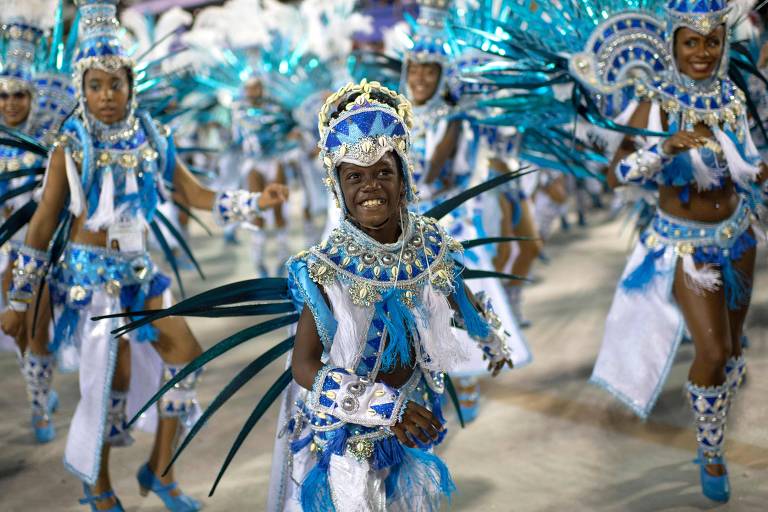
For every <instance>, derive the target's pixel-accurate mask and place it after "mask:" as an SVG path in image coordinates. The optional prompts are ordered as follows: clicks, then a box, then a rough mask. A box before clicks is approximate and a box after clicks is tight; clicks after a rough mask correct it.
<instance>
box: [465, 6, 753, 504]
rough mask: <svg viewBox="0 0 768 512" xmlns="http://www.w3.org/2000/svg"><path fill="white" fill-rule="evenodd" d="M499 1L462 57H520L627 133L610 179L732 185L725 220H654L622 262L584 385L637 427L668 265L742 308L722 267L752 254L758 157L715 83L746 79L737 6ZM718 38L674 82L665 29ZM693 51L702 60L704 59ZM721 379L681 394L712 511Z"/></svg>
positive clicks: (720, 492)
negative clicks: (708, 67)
mask: <svg viewBox="0 0 768 512" xmlns="http://www.w3.org/2000/svg"><path fill="white" fill-rule="evenodd" d="M494 4H496V2H494ZM499 4H500V5H494V7H493V8H491V7H487V6H486V7H480V8H479V9H477V10H478V11H488V12H487V13H486V14H488V17H485V18H483V16H482V13H480V21H478V22H477V24H476V26H477V30H479V31H480V33H481V35H482V37H479V38H477V37H476V38H474V39H476V40H477V41H476V43H475V46H478V47H480V48H482V49H483V50H484V51H487V52H488V53H491V54H493V55H495V56H497V57H498V58H501V59H507V60H508V59H515V58H524V59H526V60H527V61H528V62H526V64H527V65H528V66H535V67H536V68H537V69H546V68H547V66H549V69H550V70H551V73H550V72H548V74H547V76H548V79H549V80H550V83H555V84H558V85H562V84H566V83H568V84H569V85H568V86H569V87H570V88H571V94H570V96H571V100H572V101H571V103H572V105H574V106H577V107H578V110H579V113H580V114H581V115H582V116H583V117H585V118H586V119H587V120H588V121H589V122H590V123H592V124H594V125H595V126H596V127H599V128H601V129H605V128H607V129H611V130H618V131H620V132H622V133H624V134H625V135H632V136H635V139H636V145H637V146H638V147H639V149H637V151H636V152H634V153H632V154H631V155H629V156H628V157H627V158H626V159H624V160H623V161H622V162H621V164H620V165H619V166H618V167H617V169H616V173H617V177H618V178H619V181H622V182H624V183H627V184H638V185H641V186H644V187H648V188H650V189H653V188H654V187H657V186H658V187H664V191H665V193H666V192H673V193H674V192H677V193H678V194H679V200H680V203H682V204H685V203H688V202H689V200H690V197H691V195H692V188H691V187H696V188H697V189H698V190H699V191H707V190H717V189H722V188H723V187H731V186H733V189H734V190H735V192H736V193H735V194H733V195H731V196H730V197H728V198H727V199H728V200H734V201H735V200H737V199H740V201H741V202H740V204H739V205H738V207H737V208H736V209H735V211H734V212H733V214H732V215H731V216H730V217H729V218H726V219H724V220H722V221H720V222H716V223H704V222H694V221H692V220H688V219H681V218H675V217H674V216H671V215H669V214H668V213H666V212H664V211H657V212H656V213H655V215H654V217H653V219H651V221H650V225H649V227H648V228H647V229H646V231H645V232H644V233H643V235H642V236H641V237H640V241H639V242H638V245H637V247H636V248H635V250H634V252H633V254H632V256H631V258H630V261H629V264H628V267H627V269H626V270H625V272H624V275H623V277H622V283H621V285H620V287H619V288H618V290H617V291H616V296H615V298H614V302H613V305H612V307H611V311H610V313H609V317H608V320H607V324H606V331H605V336H604V339H603V344H602V347H601V350H600V354H599V356H598V359H597V363H596V365H595V369H594V372H593V375H592V381H593V382H595V383H597V384H598V385H600V386H603V387H604V388H606V389H608V390H609V391H611V392H612V393H613V394H614V395H615V396H617V397H618V398H619V399H620V400H621V401H622V402H623V403H625V404H626V405H628V406H629V407H631V408H632V410H633V411H634V412H636V413H637V414H638V415H640V416H641V417H643V418H645V417H647V416H648V415H649V414H650V412H651V409H652V408H653V405H654V404H655V402H656V399H657V397H658V395H659V392H660V390H661V388H662V386H663V385H664V381H665V379H666V377H667V374H668V372H669V368H670V366H671V364H672V359H673V357H674V355H675V352H676V349H677V346H678V344H679V342H680V339H681V337H682V336H683V333H684V331H685V325H684V321H683V317H682V315H681V313H680V311H679V309H678V306H677V305H676V304H675V301H674V300H673V296H672V286H673V281H674V277H675V272H676V270H677V269H678V266H679V268H680V270H682V274H683V276H684V279H685V285H686V286H687V287H688V288H689V289H691V290H693V291H704V290H706V291H715V290H723V291H724V295H725V297H726V299H727V305H728V307H729V308H730V309H736V308H738V307H739V306H741V305H743V304H745V303H746V302H747V301H748V299H749V287H748V283H746V282H745V278H744V276H742V275H740V273H739V271H738V270H737V268H736V267H735V266H734V262H735V261H738V260H739V259H740V258H741V257H742V256H743V255H744V253H745V252H746V251H749V250H752V248H753V246H754V244H755V239H754V231H756V230H753V228H751V226H750V225H751V224H752V222H753V220H754V219H753V215H756V214H757V210H756V209H755V207H756V206H757V205H758V204H759V203H762V201H763V199H762V195H761V191H760V190H759V187H758V186H757V185H756V183H755V182H756V181H757V180H758V179H759V174H760V167H759V166H758V164H759V163H760V156H759V154H758V151H757V148H756V147H755V145H754V143H753V141H752V138H751V136H750V133H749V124H748V122H747V115H746V108H745V106H746V102H745V96H744V92H746V91H740V90H739V88H738V87H737V86H736V85H735V83H734V82H733V81H732V79H731V78H729V76H733V77H734V78H733V80H734V81H735V82H737V83H743V84H746V83H747V81H746V79H745V77H744V76H743V72H744V71H745V70H747V69H748V70H753V69H754V68H755V66H754V63H751V62H749V63H745V62H744V60H743V59H747V60H748V57H745V56H740V57H738V58H739V59H742V61H741V62H738V63H736V62H735V61H734V65H733V66H729V64H730V58H729V50H730V48H729V47H728V42H729V36H730V30H731V28H732V25H733V23H734V22H735V21H737V20H739V19H740V15H741V14H743V13H740V12H738V9H739V8H741V7H743V5H739V4H736V3H733V5H728V4H727V2H726V1H725V0H695V1H688V0H658V1H649V2H643V3H642V9H638V4H637V3H636V2H625V3H623V2H608V3H605V4H603V5H601V7H600V8H598V9H596V10H591V9H587V10H585V9H584V6H583V3H582V2H578V1H575V0H574V1H565V2H562V1H558V2H545V3H540V2H537V9H536V10H535V12H534V11H533V10H532V9H531V8H530V5H529V4H528V3H527V2H523V3H519V2H516V1H515V0H509V1H507V0H500V2H499ZM496 8H498V9H496ZM471 10H472V9H470V11H471ZM476 14H478V13H474V12H472V13H470V15H476ZM720 27H723V28H724V29H725V38H724V39H723V46H722V48H718V49H717V54H718V55H721V57H720V60H719V62H717V66H718V67H717V68H716V69H715V70H714V72H713V75H712V76H711V77H710V78H708V79H705V80H699V81H696V80H692V79H690V78H689V77H686V76H685V75H683V74H682V73H681V71H680V69H679V67H678V64H677V62H676V56H675V37H676V35H677V34H678V31H679V30H680V29H682V28H686V29H689V30H692V31H693V32H696V33H697V34H699V35H703V36H707V40H708V41H710V45H711V41H712V37H711V36H710V34H712V33H713V32H714V31H715V30H717V29H719V28H720ZM716 35H717V36H718V37H719V32H718V33H717V34H716ZM471 38H472V37H471V35H470V39H471ZM707 51H708V52H710V55H712V53H711V52H712V50H707ZM736 64H739V65H736ZM493 70H501V71H502V72H501V73H500V74H499V75H497V77H498V78H499V81H500V82H501V83H502V84H506V83H513V84H514V80H512V79H510V76H509V75H514V66H513V65H510V64H509V63H508V62H503V63H496V65H494V66H493ZM491 79H493V76H491ZM544 83H546V82H542V81H539V82H538V83H534V84H533V87H537V86H539V85H542V84H544ZM558 85H555V87H556V88H557V87H558ZM513 87H514V85H513ZM502 88H503V87H502ZM640 101H644V102H646V103H647V105H649V106H650V109H649V110H650V112H649V118H648V123H647V126H646V127H644V128H643V129H640V130H639V129H636V128H634V127H631V126H626V123H627V122H628V121H629V120H630V119H631V116H632V114H633V113H634V112H635V110H636V109H637V107H638V104H639V102H640ZM500 103H501V102H500ZM662 110H663V111H664V113H665V114H666V121H667V124H666V125H665V124H664V123H662V119H663V118H662ZM701 125H703V126H706V127H707V128H708V130H709V131H710V132H711V134H712V135H711V136H710V137H707V140H706V144H705V145H704V146H703V147H701V148H696V149H692V150H686V151H684V152H683V153H681V154H678V155H677V156H674V157H671V156H670V155H666V154H664V152H663V150H662V146H663V141H662V139H666V138H667V137H669V135H670V133H672V134H673V133H675V132H679V131H689V132H690V131H694V129H695V128H697V127H699V126H701ZM673 187H674V188H675V189H676V190H675V191H673V190H671V189H672V188H673ZM728 190H730V188H729V189H728ZM724 195H727V194H724ZM725 373H726V374H727V382H725V383H724V384H722V385H717V386H711V387H706V388H705V387H702V386H698V385H696V383H694V382H688V383H687V385H686V392H687V395H688V397H689V398H690V402H691V408H692V412H693V414H694V421H695V426H696V439H697V443H698V445H699V457H698V458H697V462H698V463H699V464H700V475H701V483H702V490H703V492H704V494H705V495H706V496H708V497H710V498H711V499H713V500H716V501H721V502H723V501H727V500H728V498H729V495H730V491H729V484H728V477H727V473H726V474H724V475H720V476H715V475H714V474H711V473H710V472H709V471H708V470H707V469H706V466H707V465H711V464H714V465H722V466H723V468H724V466H725V461H724V459H723V457H722V455H723V451H722V448H723V441H724V437H725V436H724V431H725V422H726V416H727V412H728V403H729V400H730V398H731V397H732V396H733V393H734V392H735V390H736V389H737V388H738V383H739V382H740V381H741V378H742V376H743V373H744V362H743V358H731V360H729V361H728V362H727V364H726V366H725Z"/></svg>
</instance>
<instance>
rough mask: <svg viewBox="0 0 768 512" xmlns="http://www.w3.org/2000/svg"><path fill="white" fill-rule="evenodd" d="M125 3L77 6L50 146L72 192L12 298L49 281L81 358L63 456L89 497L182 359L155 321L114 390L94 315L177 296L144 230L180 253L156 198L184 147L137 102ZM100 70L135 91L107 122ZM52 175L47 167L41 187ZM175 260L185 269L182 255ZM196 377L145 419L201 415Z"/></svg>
mask: <svg viewBox="0 0 768 512" xmlns="http://www.w3.org/2000/svg"><path fill="white" fill-rule="evenodd" d="M116 4H117V1H116V0H81V1H78V3H77V7H78V10H79V19H80V34H79V35H80V39H79V47H78V50H77V53H76V54H75V56H74V66H73V68H74V86H75V90H76V97H77V100H78V109H77V111H76V112H75V114H74V115H73V116H72V117H71V118H70V119H68V120H67V121H66V122H65V123H64V125H63V126H62V128H61V130H60V132H59V135H58V137H57V138H56V140H55V142H54V144H53V150H55V151H59V152H61V153H62V154H63V156H64V163H65V165H64V168H65V169H64V170H65V173H66V180H67V185H68V190H69V197H68V201H67V203H66V209H65V211H63V212H61V215H60V219H61V220H60V224H59V227H58V229H57V230H56V233H55V234H54V237H53V240H52V241H51V243H50V244H49V247H48V251H43V250H38V249H35V248H32V247H30V246H28V245H22V246H21V247H20V248H19V250H18V255H17V258H16V266H15V269H14V275H13V283H12V286H11V290H10V292H9V298H10V300H11V307H14V308H16V309H17V310H19V311H23V310H25V309H27V308H28V307H29V305H30V304H33V303H34V299H35V294H36V293H37V290H38V286H39V284H40V282H41V280H42V279H43V278H45V279H47V283H48V284H49V288H50V293H51V301H52V303H53V305H54V309H55V313H56V314H55V319H54V320H55V328H54V336H53V340H52V345H51V348H53V349H58V348H59V347H61V348H62V350H64V351H66V350H65V349H74V352H75V353H76V354H77V355H78V356H79V368H80V370H79V371H80V374H79V377H80V378H79V386H80V401H79V403H78V405H77V408H76V410H75V414H74V416H73V418H72V422H71V425H70V429H69V435H68V438H67V445H66V449H65V454H64V464H65V466H66V467H67V469H69V470H70V471H71V472H72V473H74V474H75V475H76V476H77V477H78V478H80V479H81V480H82V481H83V482H84V484H85V492H86V498H85V501H83V502H82V503H84V504H88V503H90V504H93V501H100V500H102V499H105V498H104V497H94V496H91V495H90V492H89V487H88V486H90V485H93V484H94V483H95V482H96V480H97V478H98V476H99V469H100V467H99V466H100V463H101V460H100V455H101V451H102V447H103V445H104V444H109V445H112V446H126V445H128V444H130V443H131V441H132V439H131V437H130V434H129V432H128V429H127V413H128V414H131V415H133V414H134V413H136V412H137V411H138V409H139V408H140V406H141V405H143V404H144V403H146V402H147V401H148V400H149V399H150V398H151V396H152V395H153V393H154V392H155V391H156V390H157V389H158V387H159V386H160V385H161V384H162V382H163V381H164V380H166V381H167V380H169V379H171V378H173V377H174V376H175V375H176V373H177V372H178V370H179V369H180V368H181V366H178V365H172V364H165V363H164V362H163V361H162V360H161V358H160V356H159V354H158V352H157V351H156V349H155V347H154V346H153V342H155V341H157V339H158V332H157V330H156V329H155V328H154V327H152V326H150V325H147V326H144V327H143V328H142V329H139V330H137V331H136V332H134V333H132V335H131V336H130V341H131V350H130V354H131V356H130V357H131V364H130V366H131V372H130V374H131V379H130V386H129V390H128V391H127V392H122V391H117V390H113V389H112V384H113V382H112V381H113V375H114V373H115V364H116V360H117V355H118V344H119V340H118V339H117V338H116V337H115V336H114V335H113V334H112V331H113V330H114V329H115V328H117V327H119V326H120V324H121V321H120V320H118V319H115V318H109V319H107V320H105V321H102V322H94V321H92V318H93V317H97V316H102V315H114V314H120V313H124V312H129V313H130V312H132V311H137V310H143V309H146V302H147V301H148V300H149V299H153V298H156V297H162V301H163V304H164V305H165V306H170V304H171V295H170V290H169V287H170V284H171V280H170V279H169V278H168V277H167V276H165V275H164V274H163V273H162V272H160V271H159V269H158V268H157V266H156V265H155V264H154V262H153V261H152V258H151V256H150V255H149V252H148V251H147V248H146V239H147V234H148V231H150V230H151V231H152V232H153V233H154V235H155V236H156V238H157V239H158V241H160V243H161V245H162V246H163V247H164V252H165V253H166V255H168V254H169V253H170V252H171V251H170V248H169V247H168V244H167V242H166V241H165V239H164V236H163V235H162V233H161V229H160V224H162V225H164V226H165V227H166V228H168V229H169V230H170V229H171V228H170V221H169V220H168V219H167V218H166V217H165V216H164V215H163V214H162V212H161V211H160V210H159V206H160V204H161V203H162V202H164V201H168V200H170V193H169V190H171V187H172V184H173V182H174V170H175V169H176V165H177V162H176V153H175V149H174V143H173V139H172V136H171V131H170V130H169V129H168V128H167V127H165V126H164V125H162V124H160V123H157V122H156V121H154V120H153V119H152V117H151V116H150V115H149V114H148V113H147V112H145V111H143V110H140V109H138V100H137V98H136V90H137V88H138V87H137V83H136V80H137V75H135V74H133V68H134V64H135V63H134V62H133V60H132V59H131V58H130V57H128V56H127V55H126V54H125V53H124V50H123V48H122V46H121V43H120V41H119V39H118V37H117V30H118V28H119V23H118V21H117V18H116ZM91 69H98V70H102V71H106V72H108V73H116V72H117V71H120V70H122V69H126V70H127V71H128V74H129V75H130V78H131V89H130V96H129V99H128V104H127V113H126V116H125V118H124V119H122V120H121V121H118V122H116V123H113V124H104V123H102V122H100V121H99V120H98V119H96V118H95V117H94V116H93V115H92V114H91V113H90V111H89V110H88V107H87V106H86V100H85V98H86V95H85V92H84V77H85V74H86V72H87V71H88V70H91ZM46 184H47V176H46V180H45V181H44V182H43V188H45V186H46ZM257 202H258V195H254V194H250V193H248V192H245V191H233V192H223V193H220V194H219V196H218V198H217V199H216V203H215V207H214V215H215V216H216V217H217V220H219V221H220V222H222V223H225V222H234V221H246V220H250V219H251V218H252V217H253V216H254V215H255V214H256V213H257V212H258V208H257ZM75 219H77V220H75ZM80 220H83V222H82V227H81V228H80V229H82V230H86V231H90V232H92V233H104V234H106V247H104V246H91V245H83V244H79V243H72V242H71V241H70V236H71V229H72V225H73V223H74V222H80ZM171 231H172V230H171ZM28 237H29V235H28ZM52 255H53V256H52ZM171 265H172V266H173V267H174V270H176V265H175V262H174V260H171ZM67 352H68V351H67ZM196 379H197V374H194V375H190V376H189V377H188V378H187V379H185V380H184V382H181V383H179V385H178V386H177V387H176V388H175V389H174V391H173V392H172V393H170V394H168V395H166V397H164V399H163V400H162V401H161V403H160V404H159V407H157V408H154V409H152V410H150V411H147V413H146V414H144V415H143V416H142V418H141V420H140V421H139V422H138V424H139V426H140V427H142V428H144V429H146V430H149V431H153V430H154V429H155V427H156V424H157V417H158V415H159V416H160V417H165V418H179V419H180V420H181V422H182V424H184V423H185V422H187V421H192V420H194V419H195V417H196V414H197V412H198V406H197V400H196V392H195V383H196ZM153 478H154V477H153ZM150 486H151V487H152V490H153V491H155V492H157V491H156V489H155V487H156V486H155V485H154V484H153V483H151V482H150V483H148V484H147V485H146V486H145V487H147V488H149V487H150ZM170 501H174V502H175V503H176V505H179V503H181V502H184V506H185V507H186V508H184V510H197V509H198V508H199V504H195V503H194V500H191V499H190V498H189V497H187V496H184V495H179V496H174V497H172V498H171V499H170ZM116 507H118V508H119V503H118V504H117V505H116ZM120 510H122V509H121V508H120Z"/></svg>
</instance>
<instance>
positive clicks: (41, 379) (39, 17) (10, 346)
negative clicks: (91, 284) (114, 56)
mask: <svg viewBox="0 0 768 512" xmlns="http://www.w3.org/2000/svg"><path fill="white" fill-rule="evenodd" d="M57 3H58V4H59V5H58V8H57V6H56V4H57ZM61 9H62V5H61V2H57V1H55V0H54V1H50V0H43V1H36V2H28V3H26V2H25V3H24V4H23V5H22V4H21V3H19V2H3V3H2V5H1V6H0V10H1V11H2V15H3V18H4V25H3V38H4V39H5V41H4V43H5V44H4V45H3V46H4V56H3V67H2V71H0V93H2V94H3V95H5V96H7V97H10V96H14V95H18V94H28V95H29V96H30V99H31V101H30V110H29V113H28V115H27V117H26V119H25V120H24V121H23V123H22V125H21V126H17V127H14V128H13V129H10V128H7V127H5V128H4V131H10V133H11V134H12V135H19V136H20V137H21V139H17V140H16V142H17V143H16V144H13V142H14V141H13V140H8V139H6V141H7V143H8V144H9V145H3V146H2V147H0V173H2V176H1V177H0V204H2V205H3V207H4V212H3V216H4V217H6V218H7V217H9V216H10V215H12V214H13V213H14V212H15V211H16V210H18V209H19V208H23V207H24V205H25V204H26V203H27V202H28V201H29V199H30V198H31V195H32V190H33V189H34V188H36V187H37V186H38V185H39V180H40V179H41V176H42V174H43V172H44V171H45V158H44V156H43V155H40V154H39V153H38V152H37V151H35V149H37V146H38V144H41V143H42V144H45V143H49V142H50V141H51V137H52V135H53V134H54V133H55V132H56V130H58V128H59V126H60V125H61V122H62V121H63V120H64V118H65V117H66V116H67V115H69V114H70V113H71V112H72V110H73V109H74V107H75V95H74V89H73V88H72V87H71V85H70V77H69V76H68V71H69V70H68V68H67V63H68V62H69V60H71V59H69V60H68V57H69V53H70V51H71V47H68V48H67V49H66V50H65V49H64V45H63V44H61V46H59V45H60V43H62V41H61V38H62V34H61V29H62V25H63V20H62V19H61ZM54 14H57V16H55V17H54ZM52 27H53V28H54V33H53V36H52V43H51V45H50V47H46V45H45V43H44V40H43V35H44V34H45V33H46V32H47V31H50V29H51V28H52ZM11 144H13V145H11ZM30 148H32V149H31V150H30ZM22 239H23V232H21V233H19V234H17V236H15V237H14V239H13V240H10V241H8V242H7V243H6V245H5V246H4V250H3V253H2V255H0V258H2V262H1V263H0V269H2V272H3V273H5V272H7V271H8V270H7V268H8V263H9V262H10V261H13V260H14V259H15V258H16V254H17V253H16V249H17V248H18V246H19V244H20V243H21V240H22ZM6 291H7V290H3V294H2V295H3V297H2V298H0V303H2V304H3V305H5V304H4V302H5V292H6ZM40 328H41V329H46V330H47V329H48V326H47V325H42V326H40ZM0 347H2V349H4V350H6V349H7V350H12V351H16V352H17V353H18V352H19V349H18V348H17V342H16V340H14V339H13V338H12V337H11V336H8V335H6V334H5V333H0ZM55 358H56V354H51V353H50V352H47V353H43V354H41V353H35V352H33V350H32V349H31V348H30V347H27V349H26V350H25V352H24V354H20V353H19V363H20V368H21V373H22V375H23V376H24V380H25V383H26V388H27V395H28V398H29V401H30V405H31V407H32V428H33V431H34V434H35V438H36V440H37V442H40V443H45V442H48V441H51V440H52V439H53V438H54V436H55V430H54V426H53V422H52V420H51V418H50V417H49V414H50V413H51V412H53V411H54V410H55V409H56V408H57V405H58V396H57V394H56V392H55V391H53V390H52V389H51V382H52V378H53V369H54V366H55V363H56V361H55ZM62 363H63V364H62ZM59 366H60V367H62V366H63V367H64V368H63V369H65V370H66V369H71V368H68V364H67V362H66V361H65V360H64V361H63V360H62V359H61V358H60V359H59Z"/></svg>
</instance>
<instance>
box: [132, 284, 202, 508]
mask: <svg viewBox="0 0 768 512" xmlns="http://www.w3.org/2000/svg"><path fill="white" fill-rule="evenodd" d="M146 307H147V309H160V308H162V307H163V300H162V297H160V296H158V297H154V298H151V299H149V300H148V301H147V304H146ZM153 325H154V327H156V328H157V329H158V332H159V335H158V339H157V341H156V342H155V343H154V346H155V349H156V350H157V352H158V354H159V355H160V358H161V359H162V360H163V363H165V366H166V368H165V373H166V374H167V373H168V372H169V371H173V370H170V369H176V368H179V367H183V366H185V365H186V364H187V363H189V362H190V361H191V360H193V359H194V358H196V357H197V356H199V355H200V354H201V353H202V348H201V347H200V344H199V343H198V342H197V340H196V339H195V337H194V335H193V334H192V331H191V330H190V329H189V326H188V325H187V322H186V321H185V320H184V319H183V318H181V317H170V318H164V319H162V320H158V321H157V322H154V323H153ZM193 386H194V383H193V384H192V390H191V391H190V393H193V392H194V388H193ZM174 391H175V390H174ZM169 393H170V392H169ZM167 409H168V407H166V406H164V405H163V402H162V401H161V404H160V410H161V413H160V420H159V424H158V429H157V433H156V436H155V444H154V446H153V447H152V453H151V455H150V458H149V461H148V465H149V469H150V470H151V471H152V473H154V475H155V477H156V478H158V479H159V480H160V482H161V483H162V484H163V485H168V484H171V483H173V482H174V481H175V478H174V472H173V469H172V468H171V469H170V470H169V471H168V473H167V474H166V475H165V476H161V475H162V473H163V471H164V470H165V468H166V467H167V466H168V464H170V462H171V457H172V456H173V452H174V449H175V447H176V440H177V437H178V433H179V416H180V413H178V412H176V411H172V412H171V413H170V414H169V413H168V412H167ZM180 494H181V490H180V489H179V488H178V487H177V488H175V489H173V490H171V495H173V496H179V495H180Z"/></svg>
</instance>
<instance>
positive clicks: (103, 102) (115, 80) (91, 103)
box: [83, 68, 131, 124]
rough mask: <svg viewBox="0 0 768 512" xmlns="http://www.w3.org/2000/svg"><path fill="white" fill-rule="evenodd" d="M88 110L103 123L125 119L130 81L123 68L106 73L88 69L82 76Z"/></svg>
mask: <svg viewBox="0 0 768 512" xmlns="http://www.w3.org/2000/svg"><path fill="white" fill-rule="evenodd" d="M83 89H84V90H85V100H86V104H87V105H88V112H90V113H91V115H93V116H94V117H95V118H96V119H98V120H99V121H101V122H102V123H104V124H114V123H118V122H120V121H122V120H123V119H125V116H126V114H127V110H128V100H129V98H130V95H131V81H130V79H129V78H128V72H127V71H126V69H125V68H123V69H120V70H118V71H116V72H115V73H108V72H106V71H102V70H100V69H89V70H88V71H86V72H85V76H84V77H83Z"/></svg>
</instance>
